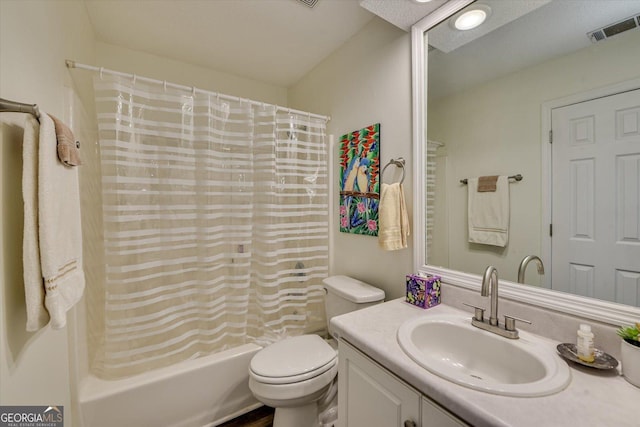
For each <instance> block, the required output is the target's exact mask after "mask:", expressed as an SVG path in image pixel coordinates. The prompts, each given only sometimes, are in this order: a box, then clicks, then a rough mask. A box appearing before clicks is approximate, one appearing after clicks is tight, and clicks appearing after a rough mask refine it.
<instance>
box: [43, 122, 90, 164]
mask: <svg viewBox="0 0 640 427" xmlns="http://www.w3.org/2000/svg"><path fill="white" fill-rule="evenodd" d="M49 117H51V119H52V120H53V123H54V124H55V127H56V140H57V151H58V159H60V161H61V162H62V163H64V164H65V165H67V166H80V165H81V164H82V161H81V160H80V142H79V141H76V139H75V137H74V136H73V132H71V129H69V128H68V127H67V125H65V124H64V123H63V122H62V120H58V119H57V118H55V117H53V116H52V115H49Z"/></svg>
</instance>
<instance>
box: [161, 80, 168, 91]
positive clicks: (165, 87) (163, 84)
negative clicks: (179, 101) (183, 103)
mask: <svg viewBox="0 0 640 427" xmlns="http://www.w3.org/2000/svg"><path fill="white" fill-rule="evenodd" d="M162 86H163V87H164V91H165V92H166V91H167V81H166V80H165V81H164V82H162Z"/></svg>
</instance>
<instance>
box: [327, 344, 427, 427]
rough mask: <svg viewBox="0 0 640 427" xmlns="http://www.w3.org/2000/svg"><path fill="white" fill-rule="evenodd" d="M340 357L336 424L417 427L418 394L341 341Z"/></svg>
mask: <svg viewBox="0 0 640 427" xmlns="http://www.w3.org/2000/svg"><path fill="white" fill-rule="evenodd" d="M339 358H340V359H339V371H338V408H339V410H338V425H339V426H341V427H404V426H405V422H408V423H407V424H406V425H407V426H416V427H417V426H420V400H421V395H420V393H418V392H417V391H416V390H414V389H413V388H411V387H409V386H407V385H406V384H405V383H403V382H402V381H400V380H399V379H398V378H396V377H394V376H393V375H391V374H390V373H388V372H386V371H385V370H383V369H382V368H381V367H380V366H378V365H377V364H375V363H374V362H373V361H372V360H371V359H369V358H367V357H366V356H364V355H363V354H362V353H360V352H359V351H358V350H356V349H355V348H354V347H352V346H350V345H349V344H347V343H346V342H344V341H342V340H340V343H339Z"/></svg>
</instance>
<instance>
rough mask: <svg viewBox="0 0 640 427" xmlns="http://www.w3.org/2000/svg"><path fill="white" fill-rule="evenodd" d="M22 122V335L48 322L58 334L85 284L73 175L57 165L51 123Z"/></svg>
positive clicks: (75, 177) (47, 120) (42, 120)
mask: <svg viewBox="0 0 640 427" xmlns="http://www.w3.org/2000/svg"><path fill="white" fill-rule="evenodd" d="M27 121H28V125H27V126H25V137H24V139H25V141H24V147H23V150H24V151H23V153H24V154H23V162H24V163H23V168H24V169H23V199H24V203H25V209H24V210H25V224H24V254H23V262H24V279H25V297H26V300H27V330H29V331H34V330H37V329H39V328H41V327H42V326H44V325H45V324H46V323H47V321H48V320H49V318H50V320H51V326H52V328H54V329H60V328H62V327H64V326H65V325H66V312H67V311H68V310H69V309H70V308H71V307H72V306H73V305H74V304H75V303H77V302H78V301H79V300H80V298H81V297H82V293H83V291H84V284H85V282H84V272H83V270H82V229H81V222H80V191H79V184H78V172H77V169H76V168H70V167H67V166H65V165H64V164H63V163H61V162H60V161H58V157H57V144H56V132H55V125H54V123H53V120H52V119H51V118H50V117H49V116H48V115H46V114H44V113H42V114H41V116H40V127H39V130H38V125H37V122H36V121H35V119H33V118H28V119H27ZM43 287H44V289H43ZM43 297H44V298H43ZM43 303H44V307H45V308H46V311H47V312H48V316H46V315H45V314H44V312H43V308H42V304H43Z"/></svg>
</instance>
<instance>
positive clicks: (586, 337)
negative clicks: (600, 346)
mask: <svg viewBox="0 0 640 427" xmlns="http://www.w3.org/2000/svg"><path fill="white" fill-rule="evenodd" d="M576 347H577V354H578V358H579V359H580V360H582V361H584V362H587V363H591V362H593V361H594V360H595V351H594V347H593V332H591V326H589V325H580V329H578V345H577V346H576Z"/></svg>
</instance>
